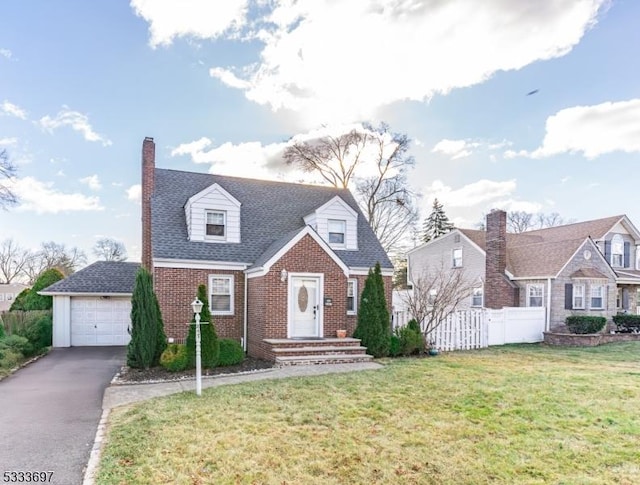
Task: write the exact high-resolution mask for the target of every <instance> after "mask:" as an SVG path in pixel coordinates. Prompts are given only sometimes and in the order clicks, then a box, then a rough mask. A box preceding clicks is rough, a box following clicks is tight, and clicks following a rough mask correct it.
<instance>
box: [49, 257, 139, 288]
mask: <svg viewBox="0 0 640 485" xmlns="http://www.w3.org/2000/svg"><path fill="white" fill-rule="evenodd" d="M138 268H140V263H130V262H123V261H96V262H95V263H93V264H90V265H89V266H87V267H86V268H83V269H81V270H80V271H77V272H76V273H73V274H71V275H69V276H68V277H66V278H65V279H63V280H60V281H57V282H55V283H54V284H52V285H51V286H48V287H46V288H44V289H43V290H42V291H40V292H39V293H40V294H43V295H46V294H54V293H55V294H59V293H68V294H82V293H86V294H103V293H104V294H106V293H110V294H112V293H122V294H123V295H126V294H131V293H133V287H134V285H135V281H136V273H137V272H138Z"/></svg>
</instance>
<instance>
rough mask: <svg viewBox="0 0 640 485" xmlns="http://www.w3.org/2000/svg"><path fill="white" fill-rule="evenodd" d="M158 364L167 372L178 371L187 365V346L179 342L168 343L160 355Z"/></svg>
mask: <svg viewBox="0 0 640 485" xmlns="http://www.w3.org/2000/svg"><path fill="white" fill-rule="evenodd" d="M160 365H161V366H162V367H164V368H165V369H167V370H168V371H169V372H180V371H183V370H185V369H186V368H187V367H188V366H189V355H188V354H187V346H186V345H181V344H169V345H168V346H167V348H166V349H164V352H162V355H161V356H160Z"/></svg>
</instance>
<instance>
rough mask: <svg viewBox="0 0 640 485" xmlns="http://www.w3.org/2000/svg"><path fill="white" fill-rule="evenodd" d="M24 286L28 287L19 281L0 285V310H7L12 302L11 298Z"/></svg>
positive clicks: (13, 298) (14, 297)
mask: <svg viewBox="0 0 640 485" xmlns="http://www.w3.org/2000/svg"><path fill="white" fill-rule="evenodd" d="M26 288H29V287H28V286H27V285H23V284H21V283H10V284H8V285H7V284H4V285H0V312H5V311H7V310H9V308H11V305H12V304H13V300H15V299H16V297H17V296H18V295H19V294H20V293H21V292H22V290H24V289H26Z"/></svg>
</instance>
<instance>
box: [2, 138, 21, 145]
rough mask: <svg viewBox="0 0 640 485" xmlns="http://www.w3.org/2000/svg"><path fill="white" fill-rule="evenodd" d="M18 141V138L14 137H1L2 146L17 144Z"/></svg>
mask: <svg viewBox="0 0 640 485" xmlns="http://www.w3.org/2000/svg"><path fill="white" fill-rule="evenodd" d="M16 143H18V139H17V138H14V137H11V138H0V147H8V146H12V145H15V144H16Z"/></svg>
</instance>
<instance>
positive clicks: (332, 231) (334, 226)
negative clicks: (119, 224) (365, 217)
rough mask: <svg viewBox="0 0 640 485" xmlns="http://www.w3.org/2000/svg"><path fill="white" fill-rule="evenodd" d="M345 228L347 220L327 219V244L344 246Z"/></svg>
mask: <svg viewBox="0 0 640 485" xmlns="http://www.w3.org/2000/svg"><path fill="white" fill-rule="evenodd" d="M346 230H347V221H342V220H338V219H329V244H335V245H337V246H344V235H345V232H346Z"/></svg>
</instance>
